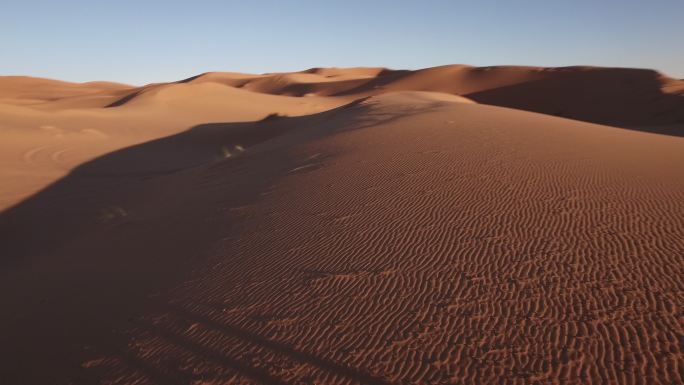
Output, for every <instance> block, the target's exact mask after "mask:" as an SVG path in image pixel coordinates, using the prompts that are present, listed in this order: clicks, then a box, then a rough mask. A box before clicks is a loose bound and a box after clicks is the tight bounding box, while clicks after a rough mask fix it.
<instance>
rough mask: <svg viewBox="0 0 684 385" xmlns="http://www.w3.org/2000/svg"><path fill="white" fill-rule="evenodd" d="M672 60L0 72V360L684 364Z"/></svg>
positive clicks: (489, 375) (286, 374)
mask: <svg viewBox="0 0 684 385" xmlns="http://www.w3.org/2000/svg"><path fill="white" fill-rule="evenodd" d="M683 165H684V81H681V80H676V79H671V78H668V77H666V76H664V75H662V74H660V73H657V72H655V71H650V70H637V69H618V68H597V67H566V68H537V67H469V66H461V65H453V66H444V67H435V68H428V69H424V70H418V71H395V70H388V69H383V68H350V69H336V68H316V69H311V70H307V71H302V72H298V73H278V74H264V75H249V74H238V73H207V74H202V75H199V76H195V77H193V78H189V79H185V80H182V81H179V82H174V83H162V84H150V85H147V86H143V87H133V86H128V85H123V84H117V83H109V82H92V83H79V84H76V83H67V82H60V81H55V80H48V79H38V78H29V77H0V210H1V213H0V306H1V308H2V317H0V384H12V385H14V384H17V385H18V384H91V383H103V384H492V383H496V384H587V383H593V384H608V383H620V384H681V383H684V169H683V168H682V167H683Z"/></svg>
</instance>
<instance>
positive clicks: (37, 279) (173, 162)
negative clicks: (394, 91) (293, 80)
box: [0, 100, 412, 384]
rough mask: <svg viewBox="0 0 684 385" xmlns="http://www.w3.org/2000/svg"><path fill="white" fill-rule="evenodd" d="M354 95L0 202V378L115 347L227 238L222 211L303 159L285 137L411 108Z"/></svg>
mask: <svg viewBox="0 0 684 385" xmlns="http://www.w3.org/2000/svg"><path fill="white" fill-rule="evenodd" d="M363 101H364V100H360V101H358V102H356V103H351V104H349V105H347V106H343V107H339V108H337V109H334V110H331V111H327V112H323V113H319V114H315V115H310V116H304V117H294V118H290V117H284V116H275V115H274V116H271V117H270V118H267V119H264V120H262V121H259V122H250V123H210V124H203V125H199V126H196V127H193V128H191V129H189V130H188V131H185V132H183V133H180V134H177V135H173V136H170V137H166V138H162V139H158V140H153V141H150V142H147V143H142V144H139V145H135V146H131V147H129V148H125V149H122V150H119V151H115V152H112V153H109V154H106V155H104V156H101V157H99V158H97V159H94V160H92V161H90V162H87V163H85V164H83V165H81V166H79V167H77V168H76V169H74V170H73V171H72V172H71V173H70V174H68V175H67V176H66V177H64V178H62V179H61V180H59V181H57V182H55V183H53V184H52V185H50V186H49V187H47V188H45V189H44V190H42V191H40V192H39V193H37V194H35V195H34V196H31V197H29V198H28V199H26V200H25V201H23V202H21V203H20V204H18V205H16V206H14V207H12V208H10V209H8V210H6V211H4V212H2V213H1V214H0V306H2V308H3V309H6V310H7V312H6V313H5V315H4V316H3V317H2V319H0V330H3V332H2V333H1V334H0V355H1V356H2V357H4V358H5V359H3V360H2V361H0V383H3V384H4V383H22V384H44V383H68V382H69V381H71V382H74V383H84V382H82V381H85V380H83V378H86V377H84V369H83V368H82V367H81V364H82V363H83V362H84V361H86V360H87V359H89V358H92V357H93V356H94V355H95V356H97V355H98V354H99V355H106V354H108V353H107V352H108V351H121V350H122V349H125V345H126V343H127V341H128V337H127V336H125V335H122V334H119V333H118V332H115V331H116V330H126V329H127V328H129V327H130V325H131V324H130V322H131V320H134V319H136V318H137V317H138V316H139V315H141V314H150V313H154V312H163V311H164V309H159V305H158V302H159V301H157V300H155V298H156V297H157V296H159V295H162V294H163V293H165V292H167V291H168V290H169V289H170V288H172V287H174V286H175V285H178V284H180V283H181V282H183V281H184V280H186V279H187V277H188V276H189V274H190V273H191V271H192V269H193V266H196V265H197V264H198V263H199V262H200V261H201V258H203V257H206V256H208V255H210V254H211V251H212V250H213V248H214V247H216V246H217V245H218V243H219V241H220V240H221V239H223V238H224V237H226V236H239V234H240V231H241V228H240V225H239V213H233V210H232V208H234V207H244V206H246V205H249V204H251V203H253V202H254V201H255V200H256V199H258V197H260V196H261V193H263V192H266V191H269V190H270V189H272V188H273V186H274V185H276V184H277V181H278V180H279V178H281V177H282V176H284V175H287V174H288V173H289V172H291V171H292V170H295V169H298V168H301V167H302V166H306V165H307V162H309V160H307V158H303V159H296V158H293V156H292V155H291V152H290V151H288V148H289V146H290V145H291V144H297V143H302V141H306V140H312V139H315V138H317V137H321V136H323V135H328V134H334V133H335V132H337V131H339V130H345V129H347V128H349V125H353V126H354V127H353V128H359V127H371V126H373V125H377V124H381V123H384V122H389V121H392V120H395V119H398V118H400V117H401V116H405V115H406V114H410V113H412V111H404V112H402V113H400V114H398V116H397V114H396V113H395V114H392V113H389V112H387V111H373V110H372V108H371V107H370V106H368V105H366V104H364V103H363ZM337 117H340V118H339V119H338V118H337ZM264 152H265V154H264ZM238 211H239V210H238ZM119 356H120V354H119ZM124 358H125V357H124ZM124 358H121V359H124ZM305 358H306V357H305ZM124 361H125V360H124ZM144 364H145V363H135V365H134V366H138V367H142V368H143V369H144ZM141 365H142V366H141ZM236 365H237V364H236ZM238 366H239V365H238ZM238 366H236V368H237V369H241V370H242V371H245V370H247V369H245V368H240V367H238ZM36 367H38V368H40V370H35V368H36ZM143 369H141V370H142V371H143V372H145V371H150V370H151V371H150V376H151V377H159V378H162V379H163V378H165V377H164V374H163V373H161V374H160V373H156V372H154V371H153V370H152V369H150V370H147V369H145V370H143ZM136 370H137V369H136ZM251 374H252V376H253V377H254V376H256V377H258V376H259V375H261V374H259V373H257V372H253V373H251ZM262 374H263V373H262ZM79 378H80V379H81V380H79ZM265 378H266V377H263V379H265ZM87 383H89V382H87ZM94 383H97V382H96V381H95V382H94ZM272 383H277V382H272Z"/></svg>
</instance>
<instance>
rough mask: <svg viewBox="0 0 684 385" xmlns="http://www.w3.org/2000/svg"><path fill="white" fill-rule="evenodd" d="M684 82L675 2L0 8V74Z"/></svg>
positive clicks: (280, 1) (0, 2) (4, 1)
mask: <svg viewBox="0 0 684 385" xmlns="http://www.w3.org/2000/svg"><path fill="white" fill-rule="evenodd" d="M451 63H465V64H473V65H498V64H526V65H543V66H559V65H575V64H582V65H603V66H620V67H647V68H655V69H658V70H661V71H663V72H665V73H666V74H668V75H671V76H675V77H680V78H684V0H651V1H648V0H639V1H637V0H591V1H590V0H546V1H541V0H499V1H493V0H469V1H459V0H451V1H441V0H434V1H402V0H395V1H390V0H376V1H372V0H365V1H359V0H347V1H323V0H319V1H307V0H300V1H298V0H291V1H287V0H243V1H232V0H225V1H209V0H204V1H203V0H196V1H182V2H181V1H172V0H169V1H152V0H151V1H145V0H138V1H129V0H118V1H100V0H81V1H75V0H51V1H39V0H0V74H1V75H17V74H22V75H32V76H42V77H50V78H58V79H64V80H71V81H88V80H114V81H121V82H127V83H132V84H143V83H148V82H155V81H169V80H178V79H181V78H184V77H188V76H192V75H195V74H198V73H201V72H205V71H219V70H224V71H240V72H256V73H260V72H273V71H291V70H301V69H306V68H310V67H319V66H338V67H346V66H361V65H363V66H386V67H391V68H408V69H412V68H420V67H429V66H436V65H442V64H451Z"/></svg>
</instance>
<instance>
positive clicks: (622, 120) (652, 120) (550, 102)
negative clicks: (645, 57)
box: [464, 68, 684, 136]
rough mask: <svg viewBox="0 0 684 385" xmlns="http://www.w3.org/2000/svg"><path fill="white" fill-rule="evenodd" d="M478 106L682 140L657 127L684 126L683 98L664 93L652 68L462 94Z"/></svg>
mask: <svg viewBox="0 0 684 385" xmlns="http://www.w3.org/2000/svg"><path fill="white" fill-rule="evenodd" d="M464 96H466V97H468V98H470V99H472V100H474V101H476V102H478V103H482V104H490V105H495V106H501V107H509V108H515V109H520V110H526V111H532V112H539V113H543V114H548V115H555V116H561V117H565V118H570V119H576V120H582V121H586V122H591V123H600V124H607V125H612V126H616V127H621V128H629V129H637V130H640V131H647V132H656V133H663V134H668V135H675V136H684V131H683V130H672V129H661V128H659V126H663V125H672V124H678V123H684V97H681V96H677V95H670V94H666V93H663V92H662V90H661V83H660V74H659V73H658V72H656V71H651V70H638V69H629V68H626V69H619V68H611V69H605V70H602V69H601V70H598V69H595V70H589V71H573V70H572V68H569V69H567V70H563V69H557V70H556V73H555V74H554V76H553V77H549V78H546V79H540V80H535V81H530V82H525V83H519V84H514V85H510V86H505V87H499V88H494V89H489V90H485V91H480V92H475V93H470V94H466V95H464Z"/></svg>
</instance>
